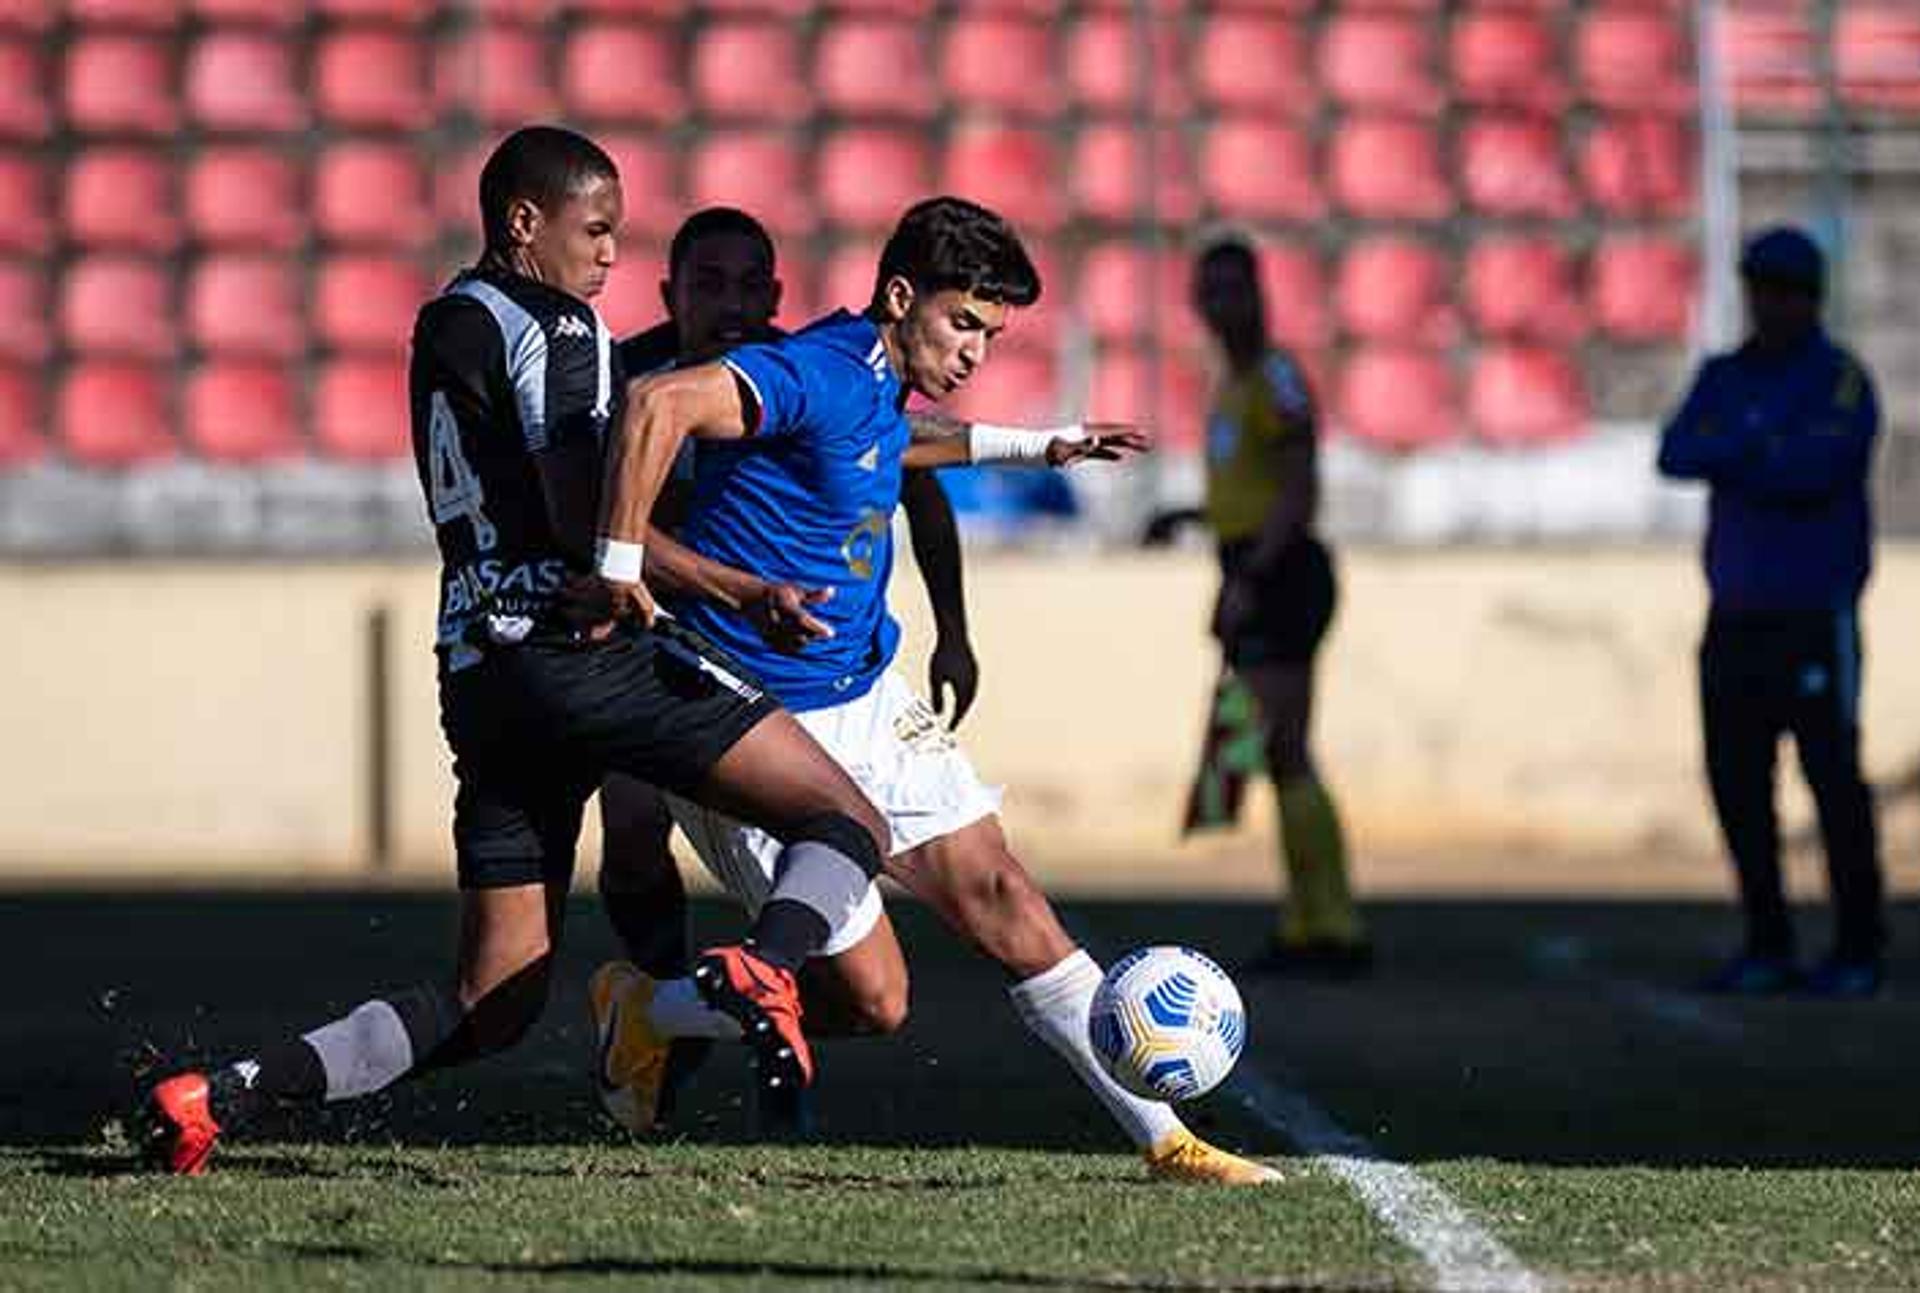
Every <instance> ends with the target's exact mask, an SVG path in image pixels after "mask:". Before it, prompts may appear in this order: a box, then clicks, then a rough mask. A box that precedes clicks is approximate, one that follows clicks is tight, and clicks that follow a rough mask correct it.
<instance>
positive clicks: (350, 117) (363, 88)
mask: <svg viewBox="0 0 1920 1293" xmlns="http://www.w3.org/2000/svg"><path fill="white" fill-rule="evenodd" d="M426 74H427V55H426V50H425V48H424V47H423V46H422V45H421V43H420V42H419V41H417V40H415V39H413V38H412V37H410V36H408V35H407V34H405V33H404V32H399V31H389V30H387V29H385V28H380V27H361V28H346V29H343V30H339V31H335V32H333V33H331V34H329V35H326V36H324V37H322V38H321V39H320V41H319V43H318V45H317V46H316V47H315V49H314V54H313V91H314V96H315V98H316V99H317V100H318V102H319V105H320V112H321V115H322V116H324V117H325V118H326V119H327V121H328V123H329V124H330V125H334V126H355V127H361V128H366V129H373V130H420V129H424V128H425V127H426V126H427V125H428V123H429V122H431V121H432V119H433V105H432V102H431V100H430V99H429V97H428V95H427V94H426V92H425V91H424V90H423V89H422V88H421V87H422V86H424V85H425V84H426Z"/></svg>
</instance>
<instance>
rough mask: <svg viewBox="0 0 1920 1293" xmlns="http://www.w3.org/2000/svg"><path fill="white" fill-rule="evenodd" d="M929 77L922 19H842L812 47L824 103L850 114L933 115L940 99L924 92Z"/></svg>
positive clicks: (827, 28)
mask: <svg viewBox="0 0 1920 1293" xmlns="http://www.w3.org/2000/svg"><path fill="white" fill-rule="evenodd" d="M931 77H932V73H931V71H930V64H929V62H928V59H927V37H926V30H925V27H924V26H923V25H922V24H919V23H913V22H904V21H903V22H890V21H885V20H880V19H870V18H839V19H836V20H835V21H833V22H832V23H831V24H829V25H828V26H827V27H826V28H825V30H823V31H822V32H821V33H820V39H819V42H818V43H817V44H816V45H815V47H814V55H813V81H814V85H815V86H816V87H818V89H819V91H820V103H821V106H822V107H824V108H827V109H828V110H829V111H832V112H837V113H842V114H844V115H847V116H858V117H868V116H897V117H910V118H913V119H915V120H919V119H922V118H925V117H929V116H932V115H933V112H934V109H935V108H936V107H937V106H938V103H937V101H936V100H935V98H934V96H933V95H931V94H928V93H927V91H926V87H927V84H928V83H929V81H930V80H931Z"/></svg>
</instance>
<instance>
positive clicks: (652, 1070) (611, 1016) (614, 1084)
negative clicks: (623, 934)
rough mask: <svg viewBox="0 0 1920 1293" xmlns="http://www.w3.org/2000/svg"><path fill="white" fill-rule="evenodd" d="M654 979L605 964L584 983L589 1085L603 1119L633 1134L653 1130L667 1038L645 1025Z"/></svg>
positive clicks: (628, 966)
mask: <svg viewBox="0 0 1920 1293" xmlns="http://www.w3.org/2000/svg"><path fill="white" fill-rule="evenodd" d="M654 986H655V984H654V980H653V978H652V977H651V976H649V975H646V974H643V973H641V972H640V970H639V969H637V968H636V967H635V966H634V965H633V963H632V962H630V961H608V962H607V963H606V964H605V965H603V966H601V967H600V968H599V969H597V970H595V971H594V972H593V978H591V979H589V980H588V981H587V1000H588V1004H589V1006H590V1007H591V1008H592V1010H593V1027H594V1036H595V1038H596V1039H597V1040H596V1044H595V1049H594V1056H593V1085H594V1087H595V1089H596V1090H598V1091H599V1092H600V1105H601V1107H602V1108H604V1109H605V1110H606V1111H607V1116H608V1117H609V1118H612V1119H613V1120H614V1121H615V1122H617V1123H619V1124H620V1125H621V1126H622V1127H625V1128H626V1129H627V1130H628V1131H630V1132H633V1133H634V1134H635V1135H645V1134H646V1133H647V1132H650V1131H652V1130H653V1128H654V1126H655V1125H656V1123H657V1122H658V1120H659V1117H660V1093H661V1090H662V1088H663V1087H664V1086H665V1085H666V1078H667V1053H668V1049H669V1046H670V1044H671V1039H670V1038H667V1037H663V1036H661V1035H660V1034H659V1033H657V1032H655V1031H654V1029H653V1025H652V1024H651V1023H649V1022H648V1020H647V1007H648V1006H650V1005H652V1003H653V992H654Z"/></svg>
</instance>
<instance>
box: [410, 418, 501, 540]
mask: <svg viewBox="0 0 1920 1293" xmlns="http://www.w3.org/2000/svg"><path fill="white" fill-rule="evenodd" d="M427 489H428V497H429V505H430V506H431V507H432V509H433V523H434V524H435V525H445V524H446V523H447V522H449V521H458V520H460V519H462V518H465V519H466V520H467V521H469V522H471V523H472V525H473V546H474V548H475V549H476V550H478V551H480V552H490V551H492V550H493V546H494V544H496V543H498V542H499V541H500V532H499V531H498V530H496V529H495V528H494V526H493V522H491V521H489V520H488V519H487V514H486V511H485V510H484V508H485V504H486V496H485V493H484V491H483V490H482V489H481V487H480V477H479V476H478V475H477V474H475V472H474V470H473V468H472V467H471V466H469V465H468V464H467V455H466V454H465V452H463V451H462V449H461V448H460V423H459V422H458V421H456V420H455V419H454V416H453V409H452V408H450V407H448V405H447V397H446V395H445V394H444V393H443V392H441V391H435V392H434V393H433V405H432V408H431V410H430V413H429V416H428V419H427Z"/></svg>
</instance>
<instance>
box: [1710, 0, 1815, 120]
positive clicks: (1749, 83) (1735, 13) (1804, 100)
mask: <svg viewBox="0 0 1920 1293" xmlns="http://www.w3.org/2000/svg"><path fill="white" fill-rule="evenodd" d="M1719 32H1720V56H1721V66H1722V68H1723V69H1724V72H1725V75H1726V78H1727V80H1728V82H1729V83H1730V84H1731V85H1732V87H1733V104H1734V107H1735V108H1736V109H1738V110H1739V111H1740V112H1741V113H1743V114H1750V115H1755V114H1757V115H1764V116H1778V117H1786V118H1808V117H1812V116H1813V115H1814V114H1815V113H1816V112H1818V111H1819V109H1820V103H1821V93H1820V72H1819V54H1818V49H1819V38H1818V36H1817V35H1816V34H1815V32H1814V25H1813V13H1812V11H1811V9H1810V8H1809V7H1808V3H1807V0H1774V2H1773V3H1771V4H1760V3H1755V2H1754V0H1747V3H1744V4H1738V5H1722V6H1721V7H1720V19H1719Z"/></svg>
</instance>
